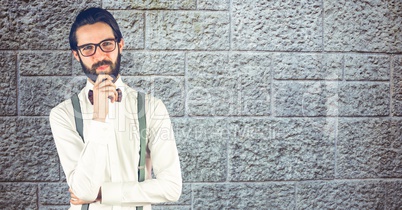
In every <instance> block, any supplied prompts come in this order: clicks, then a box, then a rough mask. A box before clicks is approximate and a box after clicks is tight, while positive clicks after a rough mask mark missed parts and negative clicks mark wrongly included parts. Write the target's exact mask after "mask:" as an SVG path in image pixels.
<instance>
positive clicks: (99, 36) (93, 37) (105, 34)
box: [75, 22, 115, 46]
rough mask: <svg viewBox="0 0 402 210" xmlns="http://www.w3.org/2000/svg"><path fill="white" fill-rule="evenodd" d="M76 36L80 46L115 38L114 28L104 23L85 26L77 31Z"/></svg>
mask: <svg viewBox="0 0 402 210" xmlns="http://www.w3.org/2000/svg"><path fill="white" fill-rule="evenodd" d="M75 34H76V37H77V45H78V46H80V45H83V44H88V43H98V42H100V41H102V40H105V39H110V38H112V39H113V38H115V37H114V35H113V30H112V28H111V27H110V26H109V25H108V24H106V23H104V22H97V23H94V24H88V25H83V26H81V27H79V28H78V29H77V31H76V32H75Z"/></svg>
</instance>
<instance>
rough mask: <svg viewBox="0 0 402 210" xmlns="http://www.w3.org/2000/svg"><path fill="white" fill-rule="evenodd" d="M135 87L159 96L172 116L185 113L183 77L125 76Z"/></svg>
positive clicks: (129, 83) (124, 78) (127, 82)
mask: <svg viewBox="0 0 402 210" xmlns="http://www.w3.org/2000/svg"><path fill="white" fill-rule="evenodd" d="M123 81H124V82H126V84H127V85H128V86H130V87H132V88H133V89H135V90H137V91H142V92H145V93H148V94H151V96H154V97H156V98H159V99H161V100H162V101H163V103H164V104H165V106H166V108H167V110H168V112H169V114H170V115H171V116H183V115H184V78H183V77H123Z"/></svg>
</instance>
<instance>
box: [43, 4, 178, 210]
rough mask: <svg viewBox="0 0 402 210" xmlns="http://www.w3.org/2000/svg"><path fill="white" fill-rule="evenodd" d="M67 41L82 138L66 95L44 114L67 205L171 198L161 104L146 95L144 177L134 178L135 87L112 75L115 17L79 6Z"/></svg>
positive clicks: (168, 142)
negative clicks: (82, 82)
mask: <svg viewBox="0 0 402 210" xmlns="http://www.w3.org/2000/svg"><path fill="white" fill-rule="evenodd" d="M69 39H70V47H71V50H72V53H73V55H74V57H75V59H76V60H77V61H79V62H80V63H81V66H82V69H83V71H84V72H85V74H86V75H87V77H88V79H87V83H86V86H85V88H83V89H82V90H81V92H80V93H79V94H78V98H79V104H80V106H81V112H82V115H83V116H82V118H83V139H82V138H81V137H80V135H79V133H78V132H77V130H76V123H75V119H74V111H73V106H72V101H71V100H70V99H69V100H66V101H64V102H62V103H60V104H59V105H58V106H56V107H55V108H53V109H52V110H51V113H50V117H49V118H50V125H51V129H52V133H53V136H54V140H55V144H56V148H57V152H58V154H59V158H60V162H61V164H62V167H63V170H64V173H65V175H66V178H67V183H68V185H69V187H70V190H69V191H70V195H71V199H70V203H71V208H70V209H81V207H82V205H83V204H85V205H83V206H86V204H89V209H136V206H143V209H151V203H160V202H168V201H177V200H178V198H179V197H180V194H181V187H182V179H181V172H180V163H179V157H178V152H177V148H176V143H175V140H174V137H173V129H172V125H171V122H170V119H169V116H168V113H167V110H166V108H165V106H164V104H163V103H162V102H161V101H160V100H158V99H156V98H153V97H151V96H148V95H146V97H145V113H146V118H145V119H146V131H147V132H146V133H147V145H146V146H147V165H146V170H145V171H146V173H145V175H146V180H145V181H143V182H138V162H139V158H140V155H139V151H140V140H139V139H140V137H139V125H138V113H137V112H138V111H137V95H138V93H137V91H135V90H134V89H131V88H130V87H128V86H127V85H126V84H124V83H123V82H122V80H121V77H120V74H119V71H120V57H121V53H122V51H123V47H124V40H123V37H122V34H121V32H120V29H119V26H118V24H117V22H116V20H115V19H114V18H113V16H112V15H111V14H110V13H109V12H108V11H106V10H104V9H101V8H90V9H87V10H84V11H82V12H81V13H80V14H79V15H78V16H77V18H76V20H75V22H74V23H73V25H72V27H71V31H70V37H69ZM91 98H92V99H91ZM119 100H121V101H120V102H118V101H119ZM92 103H93V104H92ZM83 140H84V141H85V143H84V142H83ZM151 164H152V166H151ZM151 167H153V174H154V176H155V178H152V177H151V172H150V171H151Z"/></svg>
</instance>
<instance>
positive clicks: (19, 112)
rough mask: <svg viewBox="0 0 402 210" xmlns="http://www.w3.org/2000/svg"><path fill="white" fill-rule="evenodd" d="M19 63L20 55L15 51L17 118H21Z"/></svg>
mask: <svg viewBox="0 0 402 210" xmlns="http://www.w3.org/2000/svg"><path fill="white" fill-rule="evenodd" d="M19 63H20V53H19V52H18V51H17V53H16V61H15V74H16V75H15V76H16V77H15V78H16V80H17V81H16V85H17V88H16V94H17V97H16V100H17V107H16V111H17V116H18V117H19V116H21V108H20V107H21V91H20V89H21V81H20V80H21V78H20V65H19Z"/></svg>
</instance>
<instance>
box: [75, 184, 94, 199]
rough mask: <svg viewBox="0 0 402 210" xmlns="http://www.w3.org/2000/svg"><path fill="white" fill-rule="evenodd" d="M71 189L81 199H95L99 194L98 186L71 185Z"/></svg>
mask: <svg viewBox="0 0 402 210" xmlns="http://www.w3.org/2000/svg"><path fill="white" fill-rule="evenodd" d="M71 188H72V191H73V193H74V194H75V196H77V197H78V198H79V199H81V200H83V201H89V202H90V201H95V200H96V198H97V197H98V194H99V187H98V188H96V187H89V186H87V187H85V186H72V187H71Z"/></svg>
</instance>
